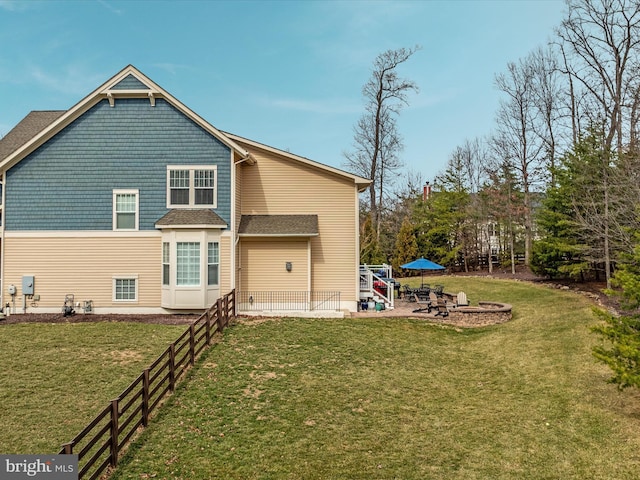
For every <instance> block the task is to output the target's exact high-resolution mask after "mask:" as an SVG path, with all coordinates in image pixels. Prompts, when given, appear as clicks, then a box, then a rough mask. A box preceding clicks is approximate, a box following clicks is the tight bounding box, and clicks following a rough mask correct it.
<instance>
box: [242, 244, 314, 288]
mask: <svg viewBox="0 0 640 480" xmlns="http://www.w3.org/2000/svg"><path fill="white" fill-rule="evenodd" d="M240 250H241V257H242V266H241V269H240V271H241V284H242V290H244V291H249V292H260V291H306V290H307V285H308V283H309V281H308V278H309V268H308V266H309V253H308V241H307V240H306V239H303V240H300V239H295V240H294V239H289V240H287V239H266V238H265V239H242V240H241V241H240ZM286 262H291V264H292V269H291V272H287V270H286V268H285V264H286Z"/></svg>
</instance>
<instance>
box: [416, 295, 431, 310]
mask: <svg viewBox="0 0 640 480" xmlns="http://www.w3.org/2000/svg"><path fill="white" fill-rule="evenodd" d="M413 301H414V302H416V303H417V304H418V305H420V307H419V308H416V309H415V310H414V311H413V313H422V312H425V311H426V312H427V313H429V312H430V311H431V300H429V299H426V300H424V299H421V298H420V297H419V296H418V295H417V294H414V295H413Z"/></svg>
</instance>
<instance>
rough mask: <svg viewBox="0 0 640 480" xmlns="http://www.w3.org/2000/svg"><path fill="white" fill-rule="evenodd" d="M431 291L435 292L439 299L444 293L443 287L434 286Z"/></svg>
mask: <svg viewBox="0 0 640 480" xmlns="http://www.w3.org/2000/svg"><path fill="white" fill-rule="evenodd" d="M431 290H432V291H433V292H435V294H436V295H437V296H439V297H440V296H441V295H442V293H443V292H444V285H434V287H433V288H432V289H431Z"/></svg>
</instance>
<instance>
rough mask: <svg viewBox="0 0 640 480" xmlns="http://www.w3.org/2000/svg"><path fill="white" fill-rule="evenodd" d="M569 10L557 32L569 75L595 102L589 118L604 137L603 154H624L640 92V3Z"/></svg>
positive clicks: (596, 1)
mask: <svg viewBox="0 0 640 480" xmlns="http://www.w3.org/2000/svg"><path fill="white" fill-rule="evenodd" d="M567 7H568V16H567V18H566V19H565V20H564V21H563V22H562V25H561V26H560V28H558V30H557V34H558V36H559V37H560V39H561V41H562V43H563V44H564V45H565V47H566V48H565V50H566V52H567V55H568V62H567V63H568V67H569V68H567V69H566V70H567V72H568V73H569V75H570V76H571V80H575V81H576V82H578V83H579V84H580V85H581V86H582V88H583V89H584V90H585V92H586V93H587V94H588V96H589V98H590V99H591V101H592V102H593V107H592V108H591V109H590V110H587V111H586V112H585V113H587V114H589V115H590V116H591V119H590V120H591V122H590V123H591V124H592V125H594V126H595V125H597V126H598V128H601V129H602V131H603V133H604V145H603V150H604V151H605V152H609V151H612V150H613V149H614V148H615V150H616V151H617V152H618V153H621V152H622V148H623V145H624V138H625V136H624V127H623V119H624V117H625V112H624V110H625V107H626V106H627V105H632V104H633V102H634V100H635V93H636V92H635V89H633V87H634V86H636V87H637V82H635V81H634V78H633V76H634V75H636V74H637V71H636V70H635V69H634V68H633V67H634V66H637V62H638V53H639V51H638V47H639V46H640V2H638V1H637V0H567Z"/></svg>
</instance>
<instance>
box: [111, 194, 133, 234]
mask: <svg viewBox="0 0 640 480" xmlns="http://www.w3.org/2000/svg"><path fill="white" fill-rule="evenodd" d="M138 196H139V193H138V190H114V191H113V229H114V230H138V228H139V220H138V217H139V214H138V212H139V202H138Z"/></svg>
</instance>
